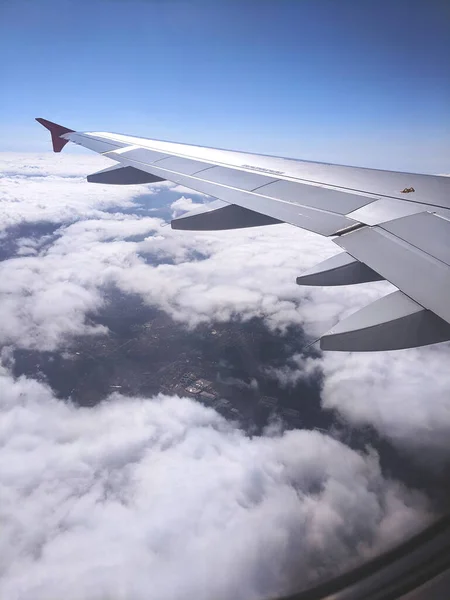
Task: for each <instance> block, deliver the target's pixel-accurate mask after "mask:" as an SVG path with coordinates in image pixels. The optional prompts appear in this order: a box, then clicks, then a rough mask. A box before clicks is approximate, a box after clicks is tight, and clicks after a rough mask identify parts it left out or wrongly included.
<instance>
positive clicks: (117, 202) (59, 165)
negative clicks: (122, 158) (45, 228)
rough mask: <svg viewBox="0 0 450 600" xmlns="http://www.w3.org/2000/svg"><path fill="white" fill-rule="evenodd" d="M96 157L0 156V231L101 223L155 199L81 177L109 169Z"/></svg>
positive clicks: (139, 189)
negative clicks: (139, 200)
mask: <svg viewBox="0 0 450 600" xmlns="http://www.w3.org/2000/svg"><path fill="white" fill-rule="evenodd" d="M112 164H113V163H112V161H110V160H108V159H105V158H103V157H101V156H89V155H84V154H81V155H63V154H61V155H54V154H30V155H24V154H15V153H0V172H2V196H1V201H2V220H1V223H0V229H4V228H6V227H10V226H13V225H20V224H22V223H33V222H38V221H48V222H52V223H60V222H71V221H75V220H78V219H89V218H103V217H105V215H106V216H107V213H105V212H104V211H106V210H111V209H114V208H117V209H118V208H127V207H130V206H132V205H133V202H132V200H133V198H135V197H136V196H139V195H141V194H143V193H145V194H150V193H154V192H155V190H156V189H157V188H156V187H151V186H131V187H127V186H114V185H113V186H108V185H100V184H92V183H88V182H87V181H86V175H88V174H89V173H92V172H94V171H97V170H101V169H103V168H105V167H109V166H111V165H112Z"/></svg>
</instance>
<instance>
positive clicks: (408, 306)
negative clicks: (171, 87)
mask: <svg viewBox="0 0 450 600" xmlns="http://www.w3.org/2000/svg"><path fill="white" fill-rule="evenodd" d="M37 121H38V122H39V123H41V124H42V125H43V126H44V127H46V128H47V129H49V130H50V133H51V136H52V143H53V150H54V151H55V152H60V151H61V150H62V149H63V147H64V146H65V145H66V144H67V143H68V142H69V141H70V142H73V143H75V144H78V145H81V146H83V147H85V148H88V149H90V150H93V151H94V152H97V153H100V154H102V155H103V156H105V157H107V158H110V159H112V160H114V161H115V163H116V164H115V165H113V166H112V167H110V168H109V169H105V170H103V171H100V172H98V173H94V174H93V175H89V176H88V181H92V182H99V183H111V184H116V185H117V184H119V185H129V184H137V183H151V182H155V181H162V180H168V181H172V182H174V183H177V184H181V185H184V186H186V187H189V188H191V189H193V190H195V191H198V192H201V193H204V194H207V195H209V196H211V197H212V198H215V199H216V200H215V201H213V202H211V203H209V204H205V205H204V206H203V207H202V208H201V209H200V210H196V211H193V212H192V213H187V214H185V215H183V216H182V217H180V218H178V219H174V220H173V221H172V228H174V229H194V230H218V229H234V228H242V227H255V226H262V225H271V224H276V223H289V224H291V225H295V226H297V227H300V228H302V229H307V230H308V231H312V232H314V233H318V234H320V235H324V236H329V237H332V238H333V241H334V242H335V243H337V244H338V245H339V246H341V248H342V249H343V250H345V252H342V253H341V254H338V255H337V256H335V257H333V258H332V259H329V260H328V261H325V263H322V264H321V265H318V266H317V267H315V268H314V269H312V270H311V271H309V272H308V273H305V274H303V275H302V276H300V277H299V278H298V279H297V283H299V284H300V285H321V286H323V285H349V284H355V283H363V282H367V281H376V280H380V279H386V280H388V281H390V282H391V283H392V284H394V285H395V286H397V288H398V289H399V291H398V292H395V293H393V294H390V295H388V296H386V297H384V298H381V299H380V300H378V301H377V302H374V303H372V304H371V305H369V306H367V307H365V308H364V309H362V310H361V311H359V312H358V313H355V314H354V315H351V316H350V317H349V318H348V319H345V320H344V321H341V322H340V323H339V324H338V325H337V326H336V327H335V328H333V329H332V330H331V331H329V332H328V333H326V334H325V335H324V336H322V338H321V348H323V349H324V350H346V351H374V350H393V349H400V348H409V347H414V346H420V345H425V344H432V343H437V342H442V341H448V340H450V310H449V309H448V300H449V298H450V221H449V220H447V218H448V217H450V178H446V177H438V176H432V175H419V174H411V173H399V172H392V171H379V170H374V169H365V168H359V167H346V166H340V165H329V164H322V163H313V162H308V161H301V160H294V159H288V158H279V157H271V156H265V155H258V154H249V153H245V152H234V151H230V150H221V149H216V148H205V147H201V146H190V145H187V144H178V143H172V142H165V141H161V140H151V139H146V138H139V137H135V136H127V135H122V134H115V133H107V132H77V131H74V130H72V129H68V128H66V127H63V126H61V125H57V124H56V123H52V122H51V121H47V120H45V119H37Z"/></svg>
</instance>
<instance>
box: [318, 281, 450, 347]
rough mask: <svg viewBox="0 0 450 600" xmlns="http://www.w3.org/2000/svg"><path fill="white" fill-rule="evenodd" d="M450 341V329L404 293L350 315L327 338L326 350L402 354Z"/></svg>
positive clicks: (391, 295)
mask: <svg viewBox="0 0 450 600" xmlns="http://www.w3.org/2000/svg"><path fill="white" fill-rule="evenodd" d="M449 340H450V325H449V324H448V323H447V322H446V321H443V320H442V319H440V318H439V317H438V316H436V315H435V314H433V313H432V312H431V311H429V310H426V309H424V308H423V307H422V306H420V304H418V303H417V302H414V300H411V298H408V296H406V295H405V294H403V293H402V292H400V291H397V292H393V293H392V294H388V295H387V296H384V297H383V298H380V299H379V300H376V301H375V302H373V303H372V304H369V306H365V307H364V308H362V309H361V310H359V311H358V312H356V313H354V314H353V315H350V317H348V318H347V319H344V320H343V321H341V322H340V323H338V324H337V325H336V327H334V328H333V329H331V330H330V331H329V332H328V333H326V334H325V335H323V336H322V337H321V340H320V347H321V349H322V350H338V351H347V352H373V351H381V350H401V349H403V348H414V347H416V346H426V345H428V344H436V343H438V342H447V341H449Z"/></svg>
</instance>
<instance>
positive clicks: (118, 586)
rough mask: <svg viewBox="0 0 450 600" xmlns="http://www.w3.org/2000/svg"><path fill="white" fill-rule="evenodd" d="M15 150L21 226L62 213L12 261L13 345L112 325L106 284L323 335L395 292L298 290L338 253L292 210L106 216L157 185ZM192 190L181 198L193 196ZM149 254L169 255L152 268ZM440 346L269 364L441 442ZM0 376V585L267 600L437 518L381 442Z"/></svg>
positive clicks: (392, 426) (37, 592)
mask: <svg viewBox="0 0 450 600" xmlns="http://www.w3.org/2000/svg"><path fill="white" fill-rule="evenodd" d="M3 160H6V159H4V157H3ZM8 160H9V163H8V164H7V165H6V166H7V172H8V173H9V175H8V177H9V178H8V179H7V181H6V185H5V192H4V195H5V198H6V203H5V207H6V209H5V214H6V215H7V220H8V223H10V224H11V223H22V222H28V223H33V222H36V221H40V220H47V221H51V222H53V223H55V224H58V225H61V227H60V229H59V231H58V232H57V236H56V239H53V238H47V243H46V244H45V245H44V246H42V243H41V242H42V239H41V240H37V239H34V238H30V237H24V238H22V239H21V240H19V244H18V247H19V250H18V255H17V256H16V257H15V258H13V259H10V260H7V261H4V262H3V263H1V264H0V292H1V300H0V311H1V314H2V327H1V328H0V337H1V340H0V342H1V343H3V344H11V345H12V346H14V347H25V348H37V349H42V350H45V349H57V348H61V347H62V346H64V344H65V343H66V340H68V339H69V338H70V336H72V335H79V334H96V333H104V332H105V329H104V328H102V327H99V326H97V325H95V324H93V323H92V322H91V321H89V320H88V319H87V315H89V314H92V313H95V312H96V311H99V310H101V309H102V307H103V306H104V301H105V300H104V294H103V291H104V289H105V288H106V287H108V286H111V285H115V286H118V287H119V288H120V289H121V290H123V291H124V292H130V293H137V294H139V295H140V296H141V297H142V298H143V300H144V301H145V302H147V303H148V304H150V305H153V306H155V307H158V308H160V309H162V310H164V311H166V312H167V313H168V314H169V315H170V316H171V317H172V318H173V319H175V320H177V321H179V322H181V323H184V324H186V325H187V326H190V327H193V326H195V325H196V324H198V323H201V322H204V321H209V320H222V321H226V320H229V319H231V318H233V317H234V316H236V315H239V316H240V317H241V318H244V319H245V318H251V317H254V316H260V317H263V318H264V319H265V321H266V323H267V324H268V326H269V327H272V328H283V327H286V326H288V325H290V324H292V323H296V324H301V325H304V326H305V327H306V329H307V331H308V332H309V333H310V334H311V335H319V334H320V333H323V332H324V331H325V330H326V329H328V328H329V327H330V326H331V325H332V324H333V323H334V322H335V321H337V320H338V319H339V318H342V317H345V316H346V315H347V314H349V313H350V312H353V311H354V310H356V309H358V308H359V307H361V306H364V305H365V304H368V303H369V302H370V301H372V300H374V299H376V298H377V297H379V296H380V295H381V294H383V293H386V291H387V290H388V289H389V284H386V283H376V284H370V285H363V286H349V287H346V288H338V289H336V288H335V289H327V288H319V289H315V288H302V287H299V286H297V285H296V284H295V278H296V276H297V275H299V274H300V273H301V272H302V271H303V270H305V269H307V268H309V267H311V266H313V265H314V264H315V263H317V262H319V261H320V260H323V259H325V258H327V257H329V256H331V255H332V254H333V253H336V252H337V251H338V250H337V248H335V247H334V245H333V244H332V242H330V240H326V239H323V238H320V237H319V236H316V235H313V234H310V233H307V232H303V231H300V230H298V229H296V228H294V227H289V226H287V225H277V226H271V227H265V228H254V229H249V230H238V231H225V232H209V233H208V232H205V233H203V232H202V233H200V232H180V231H174V230H171V229H170V227H161V221H160V220H159V219H152V218H148V217H146V218H139V217H137V216H135V215H125V214H123V213H120V212H117V213H115V214H111V213H110V212H107V211H109V210H111V208H113V207H121V208H127V207H128V208H129V207H130V206H131V205H132V199H133V198H135V197H137V196H138V195H139V194H142V193H145V194H148V193H149V192H148V187H146V186H139V187H134V186H133V188H122V187H114V186H97V185H91V184H89V185H88V184H86V183H84V182H83V181H82V179H81V173H82V174H83V177H84V175H85V174H86V173H89V172H93V171H95V170H98V169H101V168H103V167H104V166H106V163H105V164H101V163H102V162H103V161H102V159H98V158H97V157H87V156H75V155H71V156H68V157H67V160H66V161H65V162H64V160H63V161H61V160H60V157H55V156H54V155H49V156H48V157H47V156H44V157H42V159H41V158H40V157H39V156H35V157H34V158H33V157H31V158H30V157H25V158H23V157H22V159H21V163H20V164H21V166H19V167H16V166H15V164H16V163H17V162H19V161H18V159H17V158H16V159H14V158H10V159H8ZM55 160H56V161H57V162H56V163H54V161H55ZM98 160H100V161H101V162H98V163H97V164H95V165H94V163H95V161H98ZM77 161H78V162H77ZM6 162H8V161H6ZM54 164H55V165H56V166H54ZM52 168H54V170H53V171H52ZM14 169H16V170H14ZM27 186H28V187H27ZM161 187H164V188H170V186H169V185H168V184H165V185H163V186H161ZM172 190H173V188H172ZM187 200H189V199H186V198H185V199H184V200H182V199H179V200H178V201H176V202H175V203H174V204H175V206H172V207H173V208H174V209H181V208H186V207H188V204H189V207H188V208H192V204H193V203H192V201H190V202H187ZM177 202H178V205H177ZM181 204H183V206H180V205H181ZM73 221H75V222H73ZM67 222H72V224H69V225H68V224H67ZM149 255H150V256H154V257H155V258H157V259H158V260H157V261H156V262H158V263H160V264H158V265H157V266H154V265H152V264H147V262H146V261H145V260H144V257H148V256H149ZM150 262H151V261H150ZM164 263H166V264H164ZM447 350H448V348H447V349H446V348H445V347H436V348H429V349H422V350H420V349H418V350H413V351H408V352H396V353H382V354H369V355H342V354H336V353H327V354H324V356H323V357H322V358H320V359H311V358H305V357H302V356H294V357H293V362H292V364H291V365H286V366H285V367H283V368H281V369H278V370H277V371H274V372H273V374H274V376H276V377H278V378H279V379H280V380H282V381H284V383H285V384H287V385H289V384H290V383H293V382H295V381H296V380H297V379H298V378H303V379H305V378H306V379H307V378H313V377H315V376H316V375H317V372H318V371H320V370H322V371H323V373H324V376H325V377H324V388H323V394H322V397H323V402H324V404H325V406H326V407H330V408H333V409H335V410H337V411H339V412H340V413H341V415H343V417H344V418H345V419H347V420H349V421H350V422H352V423H354V424H355V425H359V424H364V423H371V424H372V425H374V426H375V427H376V428H377V429H378V430H379V431H380V433H381V434H382V435H385V436H388V437H389V438H390V439H392V440H393V441H395V442H396V443H398V444H401V445H402V446H403V447H405V448H407V449H408V450H409V451H410V450H411V448H413V447H416V448H419V449H420V450H421V451H422V450H424V449H425V450H430V449H431V450H433V451H439V452H441V451H442V449H443V448H445V446H446V445H447V442H446V440H447V439H448V431H449V429H450V407H449V404H448V400H447V397H448V389H449V384H450V382H449V378H448V372H447V371H448V369H447V365H448V360H447V359H448V356H447V354H448V351H447ZM424 364H427V367H426V368H424ZM0 389H1V392H2V393H0V398H1V399H2V401H3V409H2V410H4V412H3V415H2V418H0V431H1V433H0V443H2V444H3V448H4V449H5V452H2V453H0V461H3V463H2V464H1V465H0V494H1V495H2V496H3V495H4V497H5V499H6V504H5V506H6V508H5V509H4V508H3V506H2V507H0V510H4V511H6V512H4V513H3V514H5V515H6V519H7V527H8V529H7V535H6V536H4V537H3V540H4V542H3V543H4V545H3V546H1V545H0V565H1V568H3V569H5V572H6V573H7V577H6V578H5V577H4V579H3V581H2V583H1V584H0V585H3V589H4V591H3V592H2V593H1V594H0V595H1V596H2V597H7V598H12V599H13V600H14V599H15V598H17V600H19V599H20V600H22V599H27V598H33V599H35V598H38V599H39V598H52V597H53V598H60V597H67V598H68V599H69V600H70V598H78V597H86V598H88V599H90V598H92V599H95V600H97V599H99V598H103V597H105V596H108V595H117V590H119V591H120V593H122V592H123V593H122V595H123V597H124V598H126V597H133V598H139V597H145V598H148V593H149V590H154V591H155V597H157V598H177V597H179V593H183V595H184V596H192V597H199V598H202V597H205V598H206V597H208V598H209V597H214V598H219V599H220V598H230V597H232V598H239V597H243V598H244V597H245V598H247V597H252V596H253V597H261V596H263V595H269V594H271V593H272V591H273V593H275V592H279V591H281V590H282V589H283V586H284V585H285V582H286V580H287V578H292V574H293V573H294V571H295V572H298V574H299V575H298V577H299V579H298V583H299V584H305V582H306V581H307V579H308V578H309V577H311V576H312V575H314V573H315V570H316V568H317V565H318V564H319V562H321V564H324V566H325V567H326V568H328V567H330V568H331V567H332V566H336V565H337V562H338V557H339V556H342V557H343V561H344V562H341V566H344V564H346V561H347V559H349V560H350V557H351V556H352V555H353V556H356V555H360V556H366V555H367V554H368V553H370V552H372V551H374V552H376V551H378V550H379V549H380V548H381V547H382V546H383V545H384V544H386V543H389V542H390V541H392V540H393V539H394V538H397V537H401V536H402V535H403V534H404V533H405V532H408V533H409V532H410V530H411V528H412V527H413V525H414V524H417V523H420V522H423V519H425V518H426V509H425V508H424V504H423V499H422V498H420V497H419V496H416V495H414V494H411V492H410V491H407V490H404V489H403V488H402V487H401V486H399V485H398V484H397V483H395V482H392V481H386V480H384V479H383V477H382V476H381V474H380V471H379V466H378V463H377V460H376V457H366V456H360V455H358V454H357V453H355V452H353V451H352V450H350V449H349V448H346V447H345V446H344V445H342V444H340V443H339V442H337V441H335V440H332V439H330V438H327V437H325V436H322V435H321V434H319V433H317V432H316V433H311V432H304V431H303V432H302V431H297V432H291V433H286V434H284V435H277V436H274V437H269V436H265V437H261V438H253V439H249V438H246V437H245V436H244V435H243V434H242V433H240V432H236V431H234V430H232V429H231V427H230V426H229V425H227V424H226V423H224V422H223V420H221V419H220V417H218V416H217V415H216V414H215V413H214V412H212V411H208V410H206V409H204V408H202V407H201V406H198V405H196V404H194V403H192V402H189V401H187V400H179V399H174V398H163V397H160V398H159V399H157V400H154V401H147V400H142V399H129V398H122V397H120V396H117V395H116V396H114V397H112V398H111V399H110V402H108V403H104V404H102V405H101V406H99V407H96V408H94V409H89V410H88V409H77V408H75V407H73V406H70V405H67V404H62V403H60V402H57V401H56V400H55V399H54V398H53V397H52V394H51V392H50V391H49V390H48V389H47V388H45V387H44V386H43V385H41V384H39V383H37V382H33V381H29V380H26V379H20V380H17V381H13V380H12V378H11V377H10V376H9V375H8V374H7V373H5V374H4V377H3V379H2V380H1V383H0ZM424 396H426V398H430V401H424ZM194 483H195V485H193V484H194ZM258 490H259V491H258ZM261 490H263V491H261ZM180 499H181V500H180ZM199 507H201V509H202V510H201V512H200V510H199ZM181 508H182V509H183V510H181ZM180 539H181V540H182V543H181V544H180ZM0 544H1V542H0ZM11 548H14V552H12V551H11ZM86 557H87V558H88V560H86ZM205 557H206V558H205ZM289 557H294V559H295V562H289ZM319 557H320V560H319ZM327 557H328V558H327ZM327 560H329V564H327V562H326V561H327ZM324 561H325V562H324ZM24 573H26V577H25V576H24ZM24 586H25V587H24ZM208 586H213V587H208ZM214 586H215V587H214ZM0 589H1V588H0ZM179 590H181V592H179ZM52 594H53V596H52ZM71 594H72V595H71ZM127 594H128V596H127ZM202 594H204V595H203V596H202ZM239 594H241V596H239Z"/></svg>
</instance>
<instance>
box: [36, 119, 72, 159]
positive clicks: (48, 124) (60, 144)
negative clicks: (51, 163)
mask: <svg viewBox="0 0 450 600" xmlns="http://www.w3.org/2000/svg"><path fill="white" fill-rule="evenodd" d="M36 121H37V122H38V123H40V124H41V125H43V126H44V127H45V128H46V129H48V130H49V131H50V133H51V135H52V143H53V152H61V150H62V149H63V148H64V146H65V145H66V144H67V143H68V141H69V140H64V139H63V138H61V137H60V136H61V135H63V134H64V133H72V132H73V131H74V130H73V129H68V128H67V127H63V126H62V125H58V124H57V123H52V121H47V119H42V118H41V117H36Z"/></svg>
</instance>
